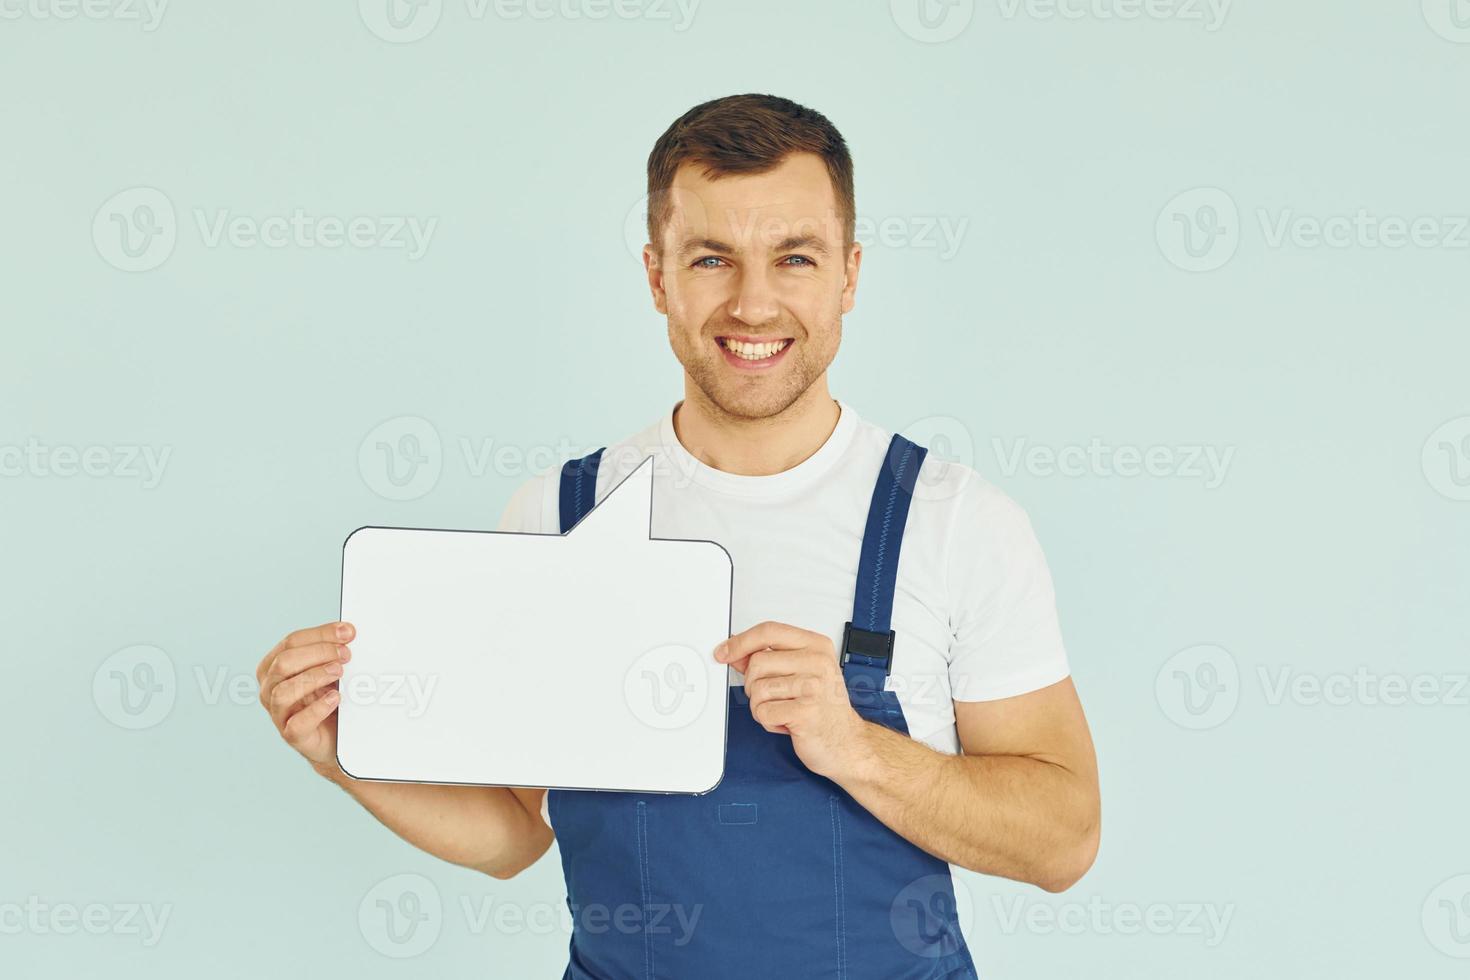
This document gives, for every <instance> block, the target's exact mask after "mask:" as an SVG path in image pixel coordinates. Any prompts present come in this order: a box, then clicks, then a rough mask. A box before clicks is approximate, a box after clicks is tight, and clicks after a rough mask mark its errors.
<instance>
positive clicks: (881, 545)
mask: <svg viewBox="0 0 1470 980" xmlns="http://www.w3.org/2000/svg"><path fill="white" fill-rule="evenodd" d="M926 453H928V450H927V449H925V448H923V447H922V446H918V445H916V444H914V443H912V442H910V441H909V440H907V439H905V438H904V437H903V436H900V435H895V436H894V437H893V440H892V441H891V442H890V443H889V444H888V454H887V456H885V457H884V460H883V465H882V467H880V468H879V470H878V482H877V484H876V485H875V486H874V487H873V500H872V503H870V504H869V505H868V523H867V526H866V527H865V528H864V529H863V550H862V554H861V555H860V556H859V558H858V573H857V592H856V595H855V596H854V597H853V602H852V619H851V621H849V622H848V623H847V625H846V627H845V628H844V629H843V631H842V649H841V650H840V651H839V652H840V653H841V662H842V676H843V678H844V680H845V681H846V682H847V689H848V691H849V693H850V694H851V695H852V699H853V703H854V704H863V703H877V702H879V701H881V697H882V696H881V693H880V692H882V690H883V682H884V681H885V680H886V679H887V677H888V671H889V669H890V668H891V667H892V666H893V639H894V632H893V629H892V628H891V626H890V623H891V621H892V619H893V592H894V587H895V585H896V584H897V582H898V553H899V548H900V547H901V546H902V544H903V530H904V525H905V524H906V523H907V521H908V515H909V503H910V502H911V501H912V500H913V495H914V485H915V482H916V481H917V479H918V476H919V467H920V466H921V465H923V462H924V456H925V454H926Z"/></svg>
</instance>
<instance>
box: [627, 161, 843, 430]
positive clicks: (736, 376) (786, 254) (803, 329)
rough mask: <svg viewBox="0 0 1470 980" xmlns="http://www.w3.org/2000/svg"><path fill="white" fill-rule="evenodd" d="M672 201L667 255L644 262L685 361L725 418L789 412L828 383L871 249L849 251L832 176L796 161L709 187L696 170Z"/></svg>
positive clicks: (688, 171)
mask: <svg viewBox="0 0 1470 980" xmlns="http://www.w3.org/2000/svg"><path fill="white" fill-rule="evenodd" d="M670 196H671V207H672V213H671V215H670V217H669V220H668V221H667V222H666V223H665V224H664V227H663V243H662V245H663V252H662V257H659V256H658V255H657V254H656V253H655V252H654V250H653V248H652V246H645V247H644V249H643V258H644V264H645V266H646V267H647V269H648V279H649V285H650V286H651V287H652V289H653V295H654V305H655V307H657V309H658V311H659V312H660V313H664V314H666V315H667V316H668V321H669V343H670V345H671V346H672V347H673V348H674V356H676V357H677V358H678V359H679V362H680V363H681V364H683V365H684V371H685V373H686V374H687V375H688V377H689V380H690V381H691V382H692V383H693V384H694V385H695V386H696V387H697V388H698V389H699V390H700V391H701V392H702V393H703V394H704V395H705V397H707V398H708V399H709V400H710V401H711V402H713V403H714V404H715V405H716V406H717V407H718V408H719V409H721V410H722V411H724V412H725V414H727V415H730V416H733V417H735V418H741V419H761V418H769V417H771V416H774V415H779V414H780V413H781V412H783V411H785V410H786V409H787V408H788V407H789V406H790V405H791V404H792V403H793V402H795V401H796V400H797V399H798V398H799V397H801V395H802V394H803V393H804V392H806V391H807V390H808V389H809V388H811V386H812V385H813V384H814V383H815V382H817V381H818V380H821V379H822V378H823V376H824V375H825V373H826V370H827V366H828V365H829V364H831V363H832V359H833V357H835V356H836V354H837V346H838V343H839V342H840V341H841V339H842V314H844V313H846V312H848V311H849V310H851V309H852V305H853V293H854V291H855V290H856V288H857V274H858V267H859V265H860V264H861V261H862V246H860V245H857V244H854V245H853V247H852V249H851V250H850V251H849V252H848V253H847V254H844V249H843V227H842V220H841V218H840V217H839V216H838V213H837V198H836V194H835V192H834V190H833V187H832V181H831V178H830V177H828V175H827V168H826V166H825V165H824V164H823V163H822V159H821V157H819V156H817V155H816V154H814V153H793V154H790V155H788V156H787V157H786V158H785V159H784V160H782V161H781V163H780V164H779V165H778V166H777V167H775V168H774V169H772V170H770V171H768V172H766V173H763V174H750V175H747V174H740V175H734V174H731V175H726V176H723V177H720V178H719V179H718V180H708V179H706V178H705V177H704V176H703V168H701V167H698V166H695V165H691V164H685V165H683V166H681V167H680V168H679V169H678V171H677V172H676V173H675V175H674V182H673V186H672V187H671V189H670ZM823 390H824V391H825V386H824V388H823Z"/></svg>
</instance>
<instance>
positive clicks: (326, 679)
mask: <svg viewBox="0 0 1470 980" xmlns="http://www.w3.org/2000/svg"><path fill="white" fill-rule="evenodd" d="M341 676H342V665H341V664H339V663H336V662H333V663H329V664H323V665H322V666H320V667H313V668H312V669H311V670H308V671H304V672H303V673H300V674H297V675H296V676H295V677H289V678H287V679H286V680H284V681H281V683H279V684H277V685H276V687H275V689H274V690H273V691H271V705H270V707H271V717H272V718H274V719H275V720H276V724H277V725H278V726H280V727H285V724H286V722H287V721H288V720H289V719H290V717H291V715H292V714H293V713H294V712H295V711H296V709H297V708H298V707H299V705H300V702H301V699H302V698H304V697H306V696H307V695H308V694H311V693H312V692H314V691H319V690H321V689H322V688H324V687H326V686H327V685H328V684H334V683H336V681H337V680H338V679H339V678H340V677H341Z"/></svg>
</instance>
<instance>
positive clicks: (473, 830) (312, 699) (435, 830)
mask: <svg viewBox="0 0 1470 980" xmlns="http://www.w3.org/2000/svg"><path fill="white" fill-rule="evenodd" d="M355 635H356V633H355V631H354V630H353V628H352V626H351V624H348V623H324V624H323V625H321V626H316V627H312V628H311V629H305V630H298V631H296V632H294V633H291V634H290V635H288V636H286V637H285V638H284V639H282V640H281V642H279V643H277V644H276V645H275V646H274V647H272V648H271V650H270V652H269V653H267V654H266V655H265V657H264V658H262V659H261V661H260V665H259V666H258V667H256V669H255V677H256V680H257V681H258V682H259V684H260V703H261V705H262V706H263V707H264V708H265V709H266V711H267V712H268V713H269V714H270V716H271V720H272V722H274V724H275V726H276V731H277V732H279V733H280V735H281V737H282V738H283V739H285V740H286V742H287V744H289V745H290V746H291V747H292V748H294V749H295V750H296V751H297V752H299V753H301V755H302V756H303V757H305V759H306V760H307V761H308V762H310V763H311V767H312V768H313V769H314V770H316V772H317V773H318V774H319V775H321V776H323V777H325V778H327V779H329V780H331V781H332V782H334V783H336V784H337V785H338V786H341V787H342V788H343V789H344V790H346V791H347V792H348V793H349V794H350V795H351V796H352V798H353V799H355V800H357V802H358V803H361V804H362V805H363V806H364V807H365V808H366V809H367V810H368V812H369V813H371V814H372V815H373V816H375V817H377V818H378V820H379V821H380V822H381V823H382V824H383V825H384V826H385V827H387V828H388V829H389V830H392V831H393V832H394V833H395V834H397V835H398V836H399V837H402V838H403V839H404V840H406V841H408V842H409V843H410V844H412V845H413V846H414V847H417V848H419V849H420V850H422V851H425V852H427V853H429V854H432V855H434V856H435V857H437V858H441V859H443V860H445V861H449V862H452V863H454V864H458V865H462V866H464V867H467V868H473V869H475V870H476V871H483V872H484V873H485V874H488V875H491V876H492V877H495V878H509V877H511V876H513V875H515V874H517V873H519V872H520V871H522V870H524V869H525V868H527V867H529V866H530V865H532V864H533V863H535V862H536V860H537V859H538V858H540V857H541V855H542V854H545V853H546V851H547V849H548V848H549V847H550V846H551V841H552V833H551V828H550V827H548V826H546V824H545V822H544V821H543V820H542V819H541V796H542V794H543V793H544V792H545V790H540V789H522V788H519V787H516V788H507V787H497V786H439V785H431V784H421V783H386V782H367V781H362V780H355V779H352V778H350V777H349V776H347V775H346V774H345V773H343V772H342V770H341V769H340V768H339V767H338V766H337V704H338V701H339V699H340V695H339V693H338V690H337V681H338V679H339V678H340V677H341V676H342V664H343V663H345V662H346V661H347V660H348V659H349V658H350V657H351V656H352V652H351V648H350V647H349V646H348V645H347V644H348V643H349V642H350V641H351V639H352V638H353V637H354V636H355Z"/></svg>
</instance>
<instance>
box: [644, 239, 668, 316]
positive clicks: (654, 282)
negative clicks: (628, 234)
mask: <svg viewBox="0 0 1470 980" xmlns="http://www.w3.org/2000/svg"><path fill="white" fill-rule="evenodd" d="M643 270H644V272H646V273H647V275H648V289H649V292H651V293H653V308H654V309H655V310H657V311H658V312H660V313H662V314H664V315H665V316H667V315H668V313H669V300H668V294H667V293H665V292H664V269H663V263H662V261H661V260H660V259H659V257H658V252H656V251H655V250H654V248H653V246H652V245H644V246H643Z"/></svg>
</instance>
